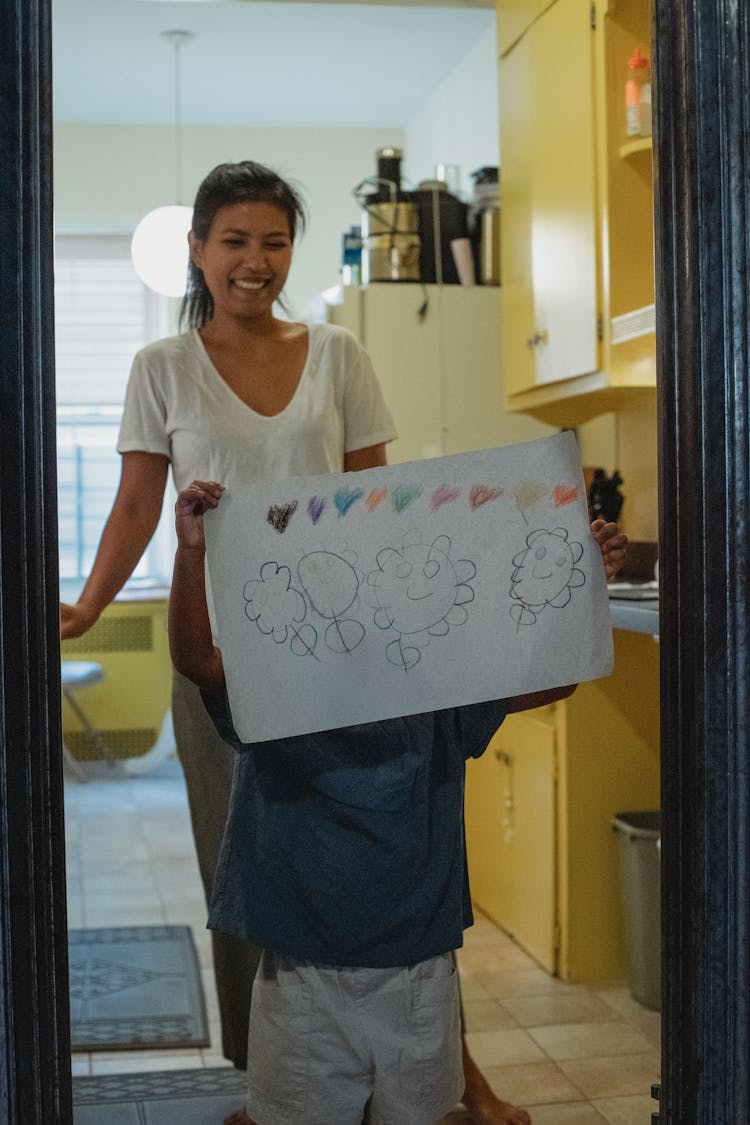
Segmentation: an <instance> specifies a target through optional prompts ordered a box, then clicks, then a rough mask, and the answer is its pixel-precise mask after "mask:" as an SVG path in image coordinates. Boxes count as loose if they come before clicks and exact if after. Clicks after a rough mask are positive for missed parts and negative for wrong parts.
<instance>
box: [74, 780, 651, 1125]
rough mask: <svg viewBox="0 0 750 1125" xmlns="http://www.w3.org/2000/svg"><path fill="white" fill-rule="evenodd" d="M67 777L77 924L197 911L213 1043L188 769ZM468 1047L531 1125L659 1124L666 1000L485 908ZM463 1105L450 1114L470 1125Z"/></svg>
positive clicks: (180, 1061) (145, 1056)
mask: <svg viewBox="0 0 750 1125" xmlns="http://www.w3.org/2000/svg"><path fill="white" fill-rule="evenodd" d="M87 769H88V773H89V776H90V780H88V781H86V782H79V781H77V780H76V779H74V778H66V799H65V805H66V833H67V857H68V858H67V863H68V913H69V924H70V926H71V927H83V926H119V925H129V924H138V923H141V924H158V923H170V924H186V925H190V926H192V928H193V935H194V937H195V942H196V946H197V948H198V953H199V956H200V959H201V966H202V971H203V983H204V988H205V994H206V1004H207V1008H208V1014H209V1021H210V1032H211V1042H212V1044H218V1042H219V1030H218V1011H217V1003H216V994H215V990H214V986H213V976H212V972H211V947H210V942H209V940H208V932H207V931H206V929H205V920H206V911H205V905H204V902H203V893H202V889H201V886H200V881H199V877H198V869H197V866H196V862H195V858H194V852H193V843H192V836H191V832H190V822H189V816H188V811H187V802H186V797H185V789H184V785H183V782H182V774H181V771H180V767H179V765H178V763H177V762H176V760H170V761H168V762H165V763H163V764H162V765H161V766H159V767H158V768H157V769H155V770H154V771H153V772H152V773H151V774H149V775H146V776H142V777H133V778H125V777H124V776H123V775H122V773H121V772H120V771H119V769H117V768H115V769H113V768H112V767H108V766H105V765H92V766H89V767H87ZM459 969H460V973H461V987H462V993H463V999H464V1007H465V1011H466V1021H467V1039H468V1043H469V1047H470V1050H471V1053H472V1054H473V1056H474V1058H475V1060H476V1062H477V1063H478V1064H479V1066H480V1067H481V1068H482V1070H483V1071H484V1073H485V1075H486V1076H487V1078H488V1080H489V1082H490V1083H491V1085H492V1087H493V1089H495V1090H496V1092H497V1093H498V1094H499V1095H500V1096H501V1097H503V1098H504V1099H505V1100H507V1101H511V1102H514V1103H515V1104H517V1105H522V1106H524V1107H525V1108H526V1109H528V1110H529V1112H530V1113H531V1117H532V1121H533V1125H594V1123H596V1122H598V1123H600V1125H601V1123H602V1122H609V1123H610V1125H648V1123H649V1122H650V1120H651V1113H652V1111H654V1110H655V1109H656V1103H655V1102H653V1101H652V1100H651V1097H650V1087H651V1083H652V1082H655V1081H657V1080H658V1076H659V1065H660V1064H659V1036H660V1020H659V1016H658V1014H656V1013H654V1012H649V1011H647V1010H646V1009H644V1008H643V1007H641V1006H640V1005H639V1004H637V1003H636V1002H635V1001H634V1000H633V999H632V997H631V996H630V993H629V991H628V989H627V987H626V985H625V984H624V983H623V982H616V983H607V984H602V985H595V986H584V985H570V984H564V983H563V982H561V981H559V980H556V979H554V978H552V977H550V976H549V975H548V974H547V973H546V972H544V971H543V970H542V969H540V968H539V967H538V966H537V965H536V963H535V962H534V961H533V960H532V959H531V958H530V957H528V956H527V955H526V954H525V953H524V952H523V950H521V949H520V948H519V947H518V946H517V945H515V943H514V942H513V941H512V940H511V939H510V938H508V937H507V936H506V935H505V934H504V933H502V931H500V930H499V929H498V928H497V927H496V926H495V925H494V924H493V923H492V922H490V921H489V920H488V919H487V918H485V917H483V916H482V915H478V917H477V920H476V924H475V926H474V927H473V929H471V930H469V931H468V932H467V934H466V944H465V947H464V949H463V950H462V951H461V952H460V954H459ZM221 1065H225V1060H224V1059H223V1058H222V1056H221V1055H220V1054H218V1053H217V1047H216V1046H213V1047H211V1048H205V1049H202V1050H199V1049H181V1050H172V1051H128V1052H122V1053H116V1052H98V1053H92V1054H75V1055H74V1056H73V1073H74V1074H111V1073H114V1072H117V1071H120V1072H121V1071H134V1070H135V1071H143V1070H164V1069H171V1068H175V1069H176V1068H182V1067H185V1068H190V1067H213V1066H221ZM468 1120H469V1119H468V1117H467V1116H466V1115H465V1114H464V1113H462V1112H461V1111H459V1110H457V1111H456V1112H455V1113H452V1114H450V1115H449V1117H448V1118H446V1119H445V1122H444V1125H448V1123H449V1122H450V1125H463V1123H466V1122H468Z"/></svg>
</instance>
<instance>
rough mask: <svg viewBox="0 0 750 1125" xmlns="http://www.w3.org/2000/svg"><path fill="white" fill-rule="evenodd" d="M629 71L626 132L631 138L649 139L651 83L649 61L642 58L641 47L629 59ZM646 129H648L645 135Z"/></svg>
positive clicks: (626, 84) (626, 97) (626, 86)
mask: <svg viewBox="0 0 750 1125" xmlns="http://www.w3.org/2000/svg"><path fill="white" fill-rule="evenodd" d="M628 69H629V70H630V76H629V78H628V80H627V82H626V83H625V132H626V133H627V135H628V136H629V137H638V136H646V137H647V136H650V135H651V83H650V82H649V78H648V59H644V58H643V57H642V56H641V51H640V48H639V47H636V48H635V50H634V51H633V54H632V56H631V58H629V59H628ZM646 88H648V89H647V90H646ZM644 94H645V96H644ZM646 118H648V120H646ZM644 127H647V129H648V131H647V132H645V133H644V132H643V129H644Z"/></svg>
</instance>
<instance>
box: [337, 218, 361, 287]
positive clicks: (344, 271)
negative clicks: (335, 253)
mask: <svg viewBox="0 0 750 1125" xmlns="http://www.w3.org/2000/svg"><path fill="white" fill-rule="evenodd" d="M341 242H342V246H341V284H342V285H360V284H361V283H362V230H361V228H360V227H357V226H353V227H350V228H349V230H348V231H345V232H344V235H343V237H342V240H341Z"/></svg>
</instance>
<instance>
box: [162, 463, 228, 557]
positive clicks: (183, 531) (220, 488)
mask: <svg viewBox="0 0 750 1125" xmlns="http://www.w3.org/2000/svg"><path fill="white" fill-rule="evenodd" d="M223 492H224V485H223V484H217V483H216V481H213V480H194V481H193V483H192V484H191V485H188V487H187V488H183V490H182V492H181V493H180V494H179V496H178V497H177V503H176V504H175V506H174V514H175V528H176V530H177V542H178V544H179V545H180V547H184V548H187V549H188V550H199V551H203V550H205V548H206V540H205V536H204V534H203V513H204V512H207V511H208V509H209V508H216V507H218V504H219V501H220V500H221V496H222V493H223Z"/></svg>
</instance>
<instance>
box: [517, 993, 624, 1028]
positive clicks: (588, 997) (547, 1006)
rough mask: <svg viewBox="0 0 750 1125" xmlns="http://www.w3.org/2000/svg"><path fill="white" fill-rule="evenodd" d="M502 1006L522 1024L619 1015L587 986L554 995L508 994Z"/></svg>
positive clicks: (537, 1024)
mask: <svg viewBox="0 0 750 1125" xmlns="http://www.w3.org/2000/svg"><path fill="white" fill-rule="evenodd" d="M503 1006H504V1007H505V1008H507V1010H508V1012H510V1014H511V1016H513V1018H514V1019H515V1020H516V1021H517V1022H518V1023H519V1024H520V1025H521V1027H539V1026H541V1025H542V1024H564V1023H593V1022H594V1021H597V1020H611V1019H615V1018H616V1017H615V1013H614V1012H613V1011H612V1009H611V1008H609V1007H608V1006H607V1005H606V1004H605V1003H604V1002H603V1001H602V1000H600V999H599V998H598V997H596V996H594V995H593V993H591V992H589V991H588V989H586V988H580V989H577V990H575V991H572V992H562V993H558V994H553V995H551V996H508V997H506V998H505V999H504V1000H503Z"/></svg>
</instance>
